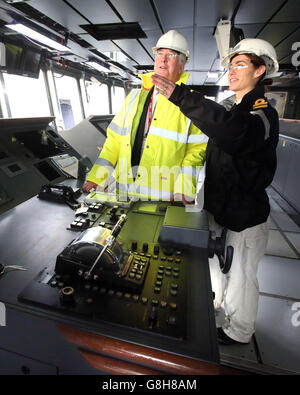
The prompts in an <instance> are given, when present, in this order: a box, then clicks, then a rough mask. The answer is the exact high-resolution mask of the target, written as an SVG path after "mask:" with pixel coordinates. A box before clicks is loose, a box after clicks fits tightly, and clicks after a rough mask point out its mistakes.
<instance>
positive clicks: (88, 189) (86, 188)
mask: <svg viewBox="0 0 300 395" xmlns="http://www.w3.org/2000/svg"><path fill="white" fill-rule="evenodd" d="M97 188H98V184H95V183H94V182H92V181H86V182H85V183H84V184H83V187H82V190H83V192H92V191H91V189H93V190H94V191H96V190H97Z"/></svg>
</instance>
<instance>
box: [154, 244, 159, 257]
mask: <svg viewBox="0 0 300 395" xmlns="http://www.w3.org/2000/svg"><path fill="white" fill-rule="evenodd" d="M153 253H154V255H158V254H159V245H155V246H154V248H153Z"/></svg>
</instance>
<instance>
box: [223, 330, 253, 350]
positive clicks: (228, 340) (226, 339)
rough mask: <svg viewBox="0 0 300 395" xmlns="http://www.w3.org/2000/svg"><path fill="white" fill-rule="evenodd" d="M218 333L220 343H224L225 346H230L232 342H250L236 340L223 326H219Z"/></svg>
mask: <svg viewBox="0 0 300 395" xmlns="http://www.w3.org/2000/svg"><path fill="white" fill-rule="evenodd" d="M217 335H218V343H219V344H222V345H223V346H229V345H231V344H248V343H241V342H238V341H236V340H233V339H232V338H231V337H229V336H228V335H226V333H225V332H224V331H223V329H222V328H217Z"/></svg>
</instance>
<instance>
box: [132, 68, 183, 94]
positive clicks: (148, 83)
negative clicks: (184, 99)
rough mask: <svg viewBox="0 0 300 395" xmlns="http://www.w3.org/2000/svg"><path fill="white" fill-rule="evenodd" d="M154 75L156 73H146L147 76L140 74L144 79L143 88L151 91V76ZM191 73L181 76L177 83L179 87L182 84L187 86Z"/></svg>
mask: <svg viewBox="0 0 300 395" xmlns="http://www.w3.org/2000/svg"><path fill="white" fill-rule="evenodd" d="M153 74H154V71H152V72H151V73H146V74H138V76H139V77H140V78H141V79H142V88H143V89H146V90H147V91H149V90H150V89H152V87H153V83H152V79H151V75H153ZM189 76H190V75H189V73H186V72H183V73H181V74H180V78H179V80H178V81H177V82H176V84H177V85H180V84H181V83H183V84H186V82H187V80H188V78H189Z"/></svg>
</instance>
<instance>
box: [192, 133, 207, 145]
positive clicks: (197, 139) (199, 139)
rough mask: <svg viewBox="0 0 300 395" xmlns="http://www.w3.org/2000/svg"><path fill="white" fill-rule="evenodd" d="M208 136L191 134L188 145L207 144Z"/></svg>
mask: <svg viewBox="0 0 300 395" xmlns="http://www.w3.org/2000/svg"><path fill="white" fill-rule="evenodd" d="M207 142H208V136H206V134H190V135H189V138H188V143H207Z"/></svg>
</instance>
